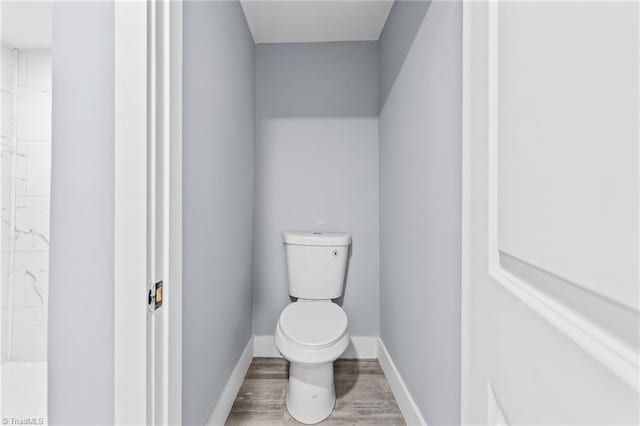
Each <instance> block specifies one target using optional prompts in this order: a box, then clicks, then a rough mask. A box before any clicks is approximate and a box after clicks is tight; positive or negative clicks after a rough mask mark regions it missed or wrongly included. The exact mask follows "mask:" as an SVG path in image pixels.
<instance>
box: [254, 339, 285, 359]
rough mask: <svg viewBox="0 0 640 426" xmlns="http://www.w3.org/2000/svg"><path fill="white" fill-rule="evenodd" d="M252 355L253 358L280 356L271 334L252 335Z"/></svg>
mask: <svg viewBox="0 0 640 426" xmlns="http://www.w3.org/2000/svg"><path fill="white" fill-rule="evenodd" d="M253 356H254V357H255V358H282V355H281V354H280V352H278V349H277V348H276V342H275V341H274V340H273V335H271V334H267V335H261V336H253Z"/></svg>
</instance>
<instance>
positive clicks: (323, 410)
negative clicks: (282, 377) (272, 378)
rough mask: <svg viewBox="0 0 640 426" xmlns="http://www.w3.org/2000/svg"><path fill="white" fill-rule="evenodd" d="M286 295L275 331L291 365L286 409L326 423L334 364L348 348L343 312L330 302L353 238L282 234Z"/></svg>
mask: <svg viewBox="0 0 640 426" xmlns="http://www.w3.org/2000/svg"><path fill="white" fill-rule="evenodd" d="M284 244H285V254H286V260H287V278H288V285H289V295H290V296H293V297H295V298H297V301H296V302H293V303H291V304H289V305H287V306H286V307H285V308H284V309H283V311H282V313H281V314H280V318H279V320H278V324H277V325H276V330H275V333H274V339H275V344H276V347H277V348H278V350H279V351H280V353H281V354H282V356H283V357H285V358H286V359H287V360H289V362H290V366H289V383H288V385H287V398H286V404H287V410H288V411H289V414H291V416H292V417H293V418H294V419H296V420H298V421H299V422H301V423H306V424H314V423H318V422H321V421H322V420H324V419H326V418H327V417H328V416H329V415H331V412H332V411H333V407H334V405H335V401H336V393H335V389H334V386H333V361H335V360H336V359H338V357H339V356H340V355H342V354H343V353H344V351H345V350H346V349H347V346H349V332H348V330H347V325H348V320H347V314H346V313H345V312H344V311H343V310H342V308H341V307H340V306H338V305H337V304H335V303H333V302H332V300H333V299H336V298H338V297H340V296H341V295H342V292H343V290H344V277H345V272H346V267H347V257H348V253H349V250H348V248H349V245H350V244H351V235H349V234H337V233H317V232H314V233H310V232H285V233H284Z"/></svg>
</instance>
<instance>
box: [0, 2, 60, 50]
mask: <svg viewBox="0 0 640 426" xmlns="http://www.w3.org/2000/svg"><path fill="white" fill-rule="evenodd" d="M51 4H52V3H51V1H46V2H35V1H27V0H22V1H15V0H13V1H2V2H1V3H0V7H2V27H1V28H2V43H3V44H5V45H7V46H10V47H14V48H17V49H34V48H50V47H51V37H52V36H51Z"/></svg>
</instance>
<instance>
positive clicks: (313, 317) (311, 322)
mask: <svg viewBox="0 0 640 426" xmlns="http://www.w3.org/2000/svg"><path fill="white" fill-rule="evenodd" d="M347 322H348V320H347V314H345V313H344V311H343V310H342V308H340V306H338V305H336V304H335V303H332V302H294V303H291V304H289V306H287V307H286V308H284V310H283V311H282V313H281V314H280V321H279V323H278V324H279V327H280V330H281V331H282V332H283V333H284V334H285V335H286V336H287V337H288V338H290V339H291V340H293V341H294V342H296V343H300V344H302V345H306V346H327V345H331V344H332V343H334V342H336V341H337V340H339V339H340V338H341V337H342V336H344V334H345V333H346V332H347Z"/></svg>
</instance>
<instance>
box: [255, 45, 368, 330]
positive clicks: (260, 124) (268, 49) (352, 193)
mask: <svg viewBox="0 0 640 426" xmlns="http://www.w3.org/2000/svg"><path fill="white" fill-rule="evenodd" d="M377 52H378V49H377V45H376V43H375V42H340V43H296V44H263V45H257V46H256V119H257V122H256V131H257V135H256V136H257V142H256V144H257V152H256V155H257V164H256V167H257V169H256V173H257V176H256V194H257V196H256V214H255V226H256V233H255V249H254V259H255V262H254V296H253V299H254V303H253V331H254V334H273V331H274V328H275V325H276V322H277V320H278V316H279V315H280V312H281V311H282V309H283V308H284V307H285V306H286V304H287V303H289V296H288V289H287V280H286V275H285V263H284V250H283V244H282V233H283V231H285V230H293V231H295V230H298V231H325V232H329V231H337V232H349V233H351V234H352V235H353V247H352V255H351V258H350V260H349V271H348V276H347V281H346V289H345V295H344V298H343V299H344V300H343V301H339V302H340V303H342V302H343V306H344V309H345V310H346V312H347V314H348V316H349V328H350V332H351V334H352V335H369V336H376V335H378V332H379V294H378V71H377V69H378V64H377V60H378V56H377Z"/></svg>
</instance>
